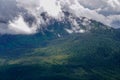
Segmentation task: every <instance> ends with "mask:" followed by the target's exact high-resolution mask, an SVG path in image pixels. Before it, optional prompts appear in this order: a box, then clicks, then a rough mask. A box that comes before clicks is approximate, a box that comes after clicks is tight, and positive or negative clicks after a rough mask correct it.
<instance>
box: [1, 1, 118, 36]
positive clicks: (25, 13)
mask: <svg viewBox="0 0 120 80" xmlns="http://www.w3.org/2000/svg"><path fill="white" fill-rule="evenodd" d="M63 11H67V12H69V13H71V14H73V15H74V16H76V17H87V18H88V19H93V20H96V21H99V22H101V23H103V24H105V25H108V26H110V27H113V28H120V0H0V34H14V35H16V34H34V33H36V32H37V30H38V29H39V28H41V25H45V24H48V23H49V19H48V22H45V21H44V20H43V18H42V17H41V15H40V14H41V13H43V12H45V13H47V15H48V16H50V17H51V18H54V19H56V20H62V19H63V18H64V17H65V15H64V14H63ZM28 19H29V20H31V22H30V23H31V24H29V22H27V20H28Z"/></svg>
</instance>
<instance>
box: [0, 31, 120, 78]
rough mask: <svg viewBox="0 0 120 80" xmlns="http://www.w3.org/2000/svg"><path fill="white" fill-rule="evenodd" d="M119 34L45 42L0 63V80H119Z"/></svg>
mask: <svg viewBox="0 0 120 80" xmlns="http://www.w3.org/2000/svg"><path fill="white" fill-rule="evenodd" d="M118 34H119V30H114V29H110V30H108V29H107V30H104V29H102V30H100V29H98V31H97V30H96V29H95V30H92V31H91V32H88V33H84V34H75V33H74V34H71V35H68V36H66V37H61V38H56V39H52V40H49V41H47V44H46V45H45V46H42V47H40V48H39V47H37V48H34V49H33V50H32V52H26V53H24V56H21V57H19V58H17V59H14V58H13V59H7V60H5V59H1V60H0V61H1V68H0V75H2V76H0V79H1V80H16V79H17V80H26V79H29V80H39V79H41V80H56V79H57V80H66V79H67V80H80V79H82V80H96V79H97V80H119V79H120V77H119V76H120V75H119V74H120V73H119V72H120V68H119V67H120V64H119V62H120V41H119V39H120V38H119V37H118Z"/></svg>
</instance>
